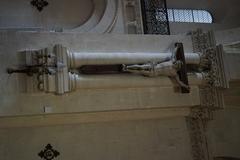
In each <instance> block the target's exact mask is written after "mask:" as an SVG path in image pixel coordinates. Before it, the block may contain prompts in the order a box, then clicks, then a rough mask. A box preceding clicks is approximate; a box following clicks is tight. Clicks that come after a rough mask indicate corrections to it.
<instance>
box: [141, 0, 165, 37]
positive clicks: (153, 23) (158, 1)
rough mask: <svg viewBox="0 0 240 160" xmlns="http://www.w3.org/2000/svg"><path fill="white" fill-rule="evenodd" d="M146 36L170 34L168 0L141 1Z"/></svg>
mask: <svg viewBox="0 0 240 160" xmlns="http://www.w3.org/2000/svg"><path fill="white" fill-rule="evenodd" d="M141 5H142V14H143V26H144V33H145V34H163V35H164V34H167V35H168V34H170V29H169V22H168V13H167V7H166V0H151V1H150V0H141Z"/></svg>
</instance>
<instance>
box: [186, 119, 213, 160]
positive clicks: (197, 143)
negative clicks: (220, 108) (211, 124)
mask: <svg viewBox="0 0 240 160" xmlns="http://www.w3.org/2000/svg"><path fill="white" fill-rule="evenodd" d="M186 124H187V128H188V131H189V136H190V141H191V144H192V151H191V152H192V158H193V160H209V151H208V144H207V138H206V135H205V128H206V122H205V121H204V120H202V119H199V118H192V117H187V118H186Z"/></svg>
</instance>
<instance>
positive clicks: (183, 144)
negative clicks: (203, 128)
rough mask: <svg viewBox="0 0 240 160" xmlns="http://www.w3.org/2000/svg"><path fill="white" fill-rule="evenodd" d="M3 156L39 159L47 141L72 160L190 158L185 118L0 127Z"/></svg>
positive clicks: (64, 157) (62, 156) (166, 159)
mask: <svg viewBox="0 0 240 160" xmlns="http://www.w3.org/2000/svg"><path fill="white" fill-rule="evenodd" d="M0 141H1V143H0V148H1V151H0V153H1V159H4V160H13V159H38V158H39V157H38V155H37V154H38V153H39V152H40V150H42V149H43V148H44V147H45V145H46V144H48V143H51V145H52V146H53V147H54V148H55V149H57V150H58V151H59V152H60V156H59V157H58V158H56V159H59V160H60V159H71V160H79V159H82V160H99V159H105V160H112V159H114V160H122V159H137V160H150V159H151V160H159V159H161V160H169V159H171V160H179V159H181V160H190V159H191V154H190V153H191V152H190V145H189V143H190V142H189V138H188V131H187V128H186V125H185V120H184V118H171V119H161V120H147V121H142V120H139V121H122V122H107V123H86V124H79V125H68V126H52V127H31V128H12V129H0Z"/></svg>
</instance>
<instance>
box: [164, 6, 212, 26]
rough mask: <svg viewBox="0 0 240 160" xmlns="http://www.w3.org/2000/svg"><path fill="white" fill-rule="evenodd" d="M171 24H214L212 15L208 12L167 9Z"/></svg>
mask: <svg viewBox="0 0 240 160" xmlns="http://www.w3.org/2000/svg"><path fill="white" fill-rule="evenodd" d="M167 11H168V20H169V22H190V23H191V22H195V23H212V22H213V18H212V15H211V14H210V13H209V12H208V11H206V10H193V9H167Z"/></svg>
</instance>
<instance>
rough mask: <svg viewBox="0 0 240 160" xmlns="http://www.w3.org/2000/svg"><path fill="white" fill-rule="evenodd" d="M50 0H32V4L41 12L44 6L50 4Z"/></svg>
mask: <svg viewBox="0 0 240 160" xmlns="http://www.w3.org/2000/svg"><path fill="white" fill-rule="evenodd" d="M48 4H49V3H48V2H47V1H46V0H32V1H31V5H33V6H34V7H36V8H37V10H38V11H39V12H41V11H42V10H43V8H44V7H46V6H48Z"/></svg>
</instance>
